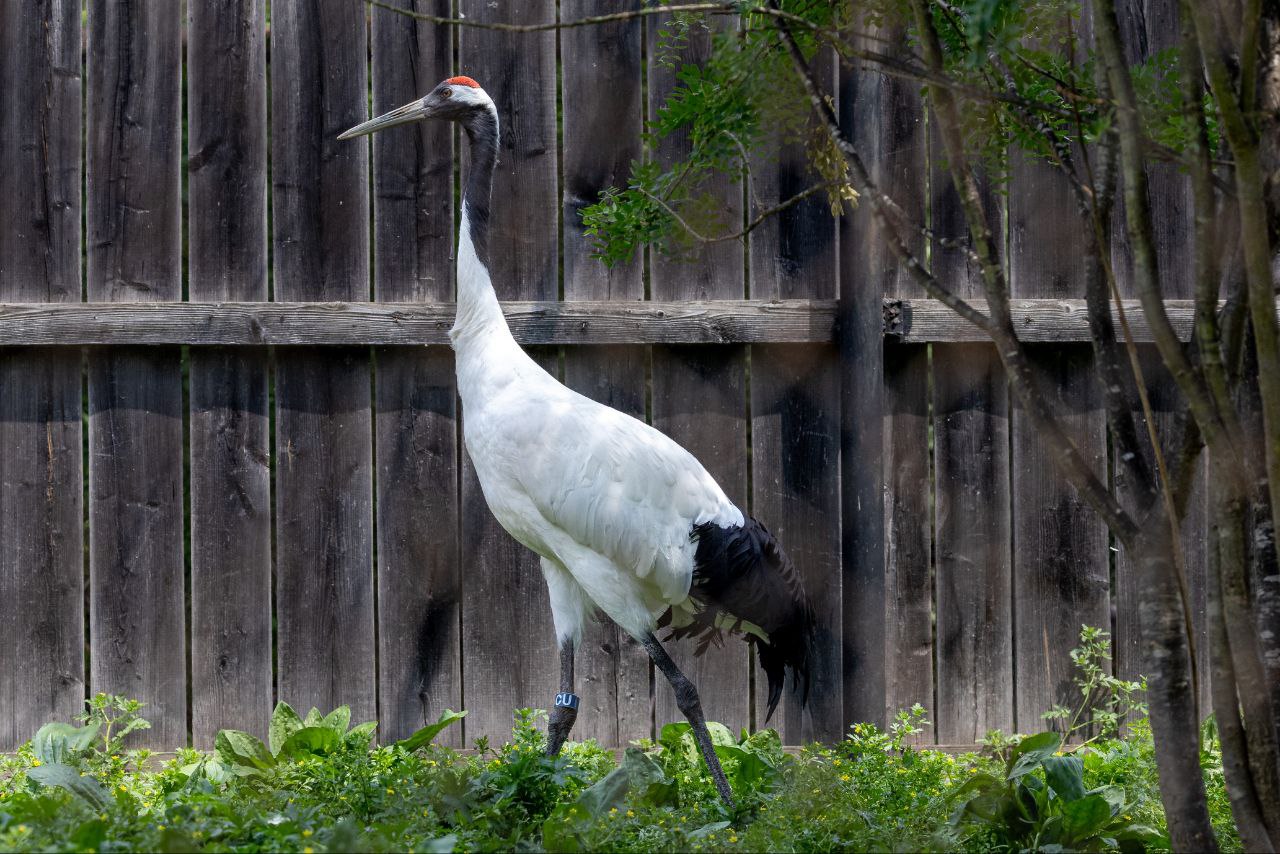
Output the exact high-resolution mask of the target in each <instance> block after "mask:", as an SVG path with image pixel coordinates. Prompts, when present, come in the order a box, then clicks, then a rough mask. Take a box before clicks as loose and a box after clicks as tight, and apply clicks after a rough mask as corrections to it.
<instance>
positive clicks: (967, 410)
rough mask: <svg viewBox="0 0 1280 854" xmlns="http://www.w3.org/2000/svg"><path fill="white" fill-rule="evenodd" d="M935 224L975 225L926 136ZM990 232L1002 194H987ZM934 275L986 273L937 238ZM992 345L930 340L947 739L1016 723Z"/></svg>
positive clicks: (942, 736)
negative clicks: (1011, 688)
mask: <svg viewBox="0 0 1280 854" xmlns="http://www.w3.org/2000/svg"><path fill="white" fill-rule="evenodd" d="M930 144H931V149H930V175H931V187H930V190H931V192H930V196H931V203H930V208H929V209H930V217H931V221H930V226H931V228H932V229H933V232H934V234H936V235H939V236H942V237H949V238H964V237H966V236H967V234H968V225H967V222H966V220H965V218H964V212H963V209H962V208H961V205H960V198H959V195H958V194H957V193H956V191H955V187H954V185H953V184H952V181H951V173H950V170H949V169H948V168H947V167H946V162H945V152H943V150H942V144H941V139H940V138H939V136H938V135H937V133H936V132H935V133H933V134H932V136H931V139H930ZM986 202H987V210H988V211H989V214H990V218H991V219H992V220H993V222H992V223H991V224H992V226H993V231H994V233H995V234H996V235H997V240H999V239H1000V238H999V235H1000V234H1001V233H1002V229H1000V228H999V220H1000V213H1001V207H1000V205H1001V201H1000V200H999V199H997V198H995V196H994V194H991V193H988V194H987V197H986ZM931 263H932V268H933V273H934V275H935V276H937V277H938V279H939V280H940V281H942V282H944V283H946V284H947V285H948V286H949V287H950V288H951V289H952V290H953V291H954V292H955V293H957V294H959V295H960V296H963V297H980V296H981V295H982V292H983V286H982V278H981V276H982V274H981V271H979V270H978V269H977V267H976V265H974V264H972V263H971V262H969V261H968V259H967V258H966V257H965V254H964V253H963V252H962V251H961V250H958V249H954V248H946V247H943V246H940V245H938V244H937V243H936V242H935V243H934V245H933V247H932V254H931ZM1007 383H1008V380H1007V378H1006V376H1005V373H1004V367H1003V366H1002V365H1001V364H1000V356H999V354H998V353H997V352H996V348H995V346H994V345H992V344H935V345H933V436H934V473H935V474H934V502H935V505H934V518H935V521H934V525H935V546H934V549H935V562H936V581H935V588H936V590H937V605H936V607H937V615H938V616H937V630H936V634H937V674H938V685H937V709H936V710H935V712H934V718H933V720H934V726H935V729H936V730H937V734H938V741H939V742H941V743H943V744H966V743H973V742H976V741H977V740H978V739H979V738H981V737H982V736H984V735H986V733H987V731H988V730H992V729H1003V730H1010V729H1012V728H1013V692H1012V691H1011V690H1009V688H1010V686H1011V685H1012V684H1013V612H1012V607H1013V600H1012V597H1011V594H1012V589H1011V578H1010V573H1011V570H1010V566H1011V560H1012V553H1011V549H1010V538H1011V534H1012V531H1011V527H1010V506H1009V394H1008V385H1007Z"/></svg>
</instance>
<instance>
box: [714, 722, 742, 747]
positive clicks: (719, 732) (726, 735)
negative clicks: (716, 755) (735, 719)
mask: <svg viewBox="0 0 1280 854" xmlns="http://www.w3.org/2000/svg"><path fill="white" fill-rule="evenodd" d="M707 733H708V734H709V735H710V736H711V743H712V744H713V745H716V746H717V747H718V746H720V745H732V746H737V744H738V741H737V739H735V738H734V737H733V733H731V732H729V728H728V727H727V726H725V725H724V724H722V723H717V722H716V721H707Z"/></svg>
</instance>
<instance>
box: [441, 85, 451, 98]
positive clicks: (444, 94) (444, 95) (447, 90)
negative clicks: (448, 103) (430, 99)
mask: <svg viewBox="0 0 1280 854" xmlns="http://www.w3.org/2000/svg"><path fill="white" fill-rule="evenodd" d="M440 97H441V98H452V97H453V90H452V89H450V88H449V87H448V86H446V87H444V88H443V89H441V90H440Z"/></svg>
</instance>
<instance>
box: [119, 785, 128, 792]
mask: <svg viewBox="0 0 1280 854" xmlns="http://www.w3.org/2000/svg"><path fill="white" fill-rule="evenodd" d="M120 791H122V792H127V791H129V790H128V789H126V788H125V786H124V783H121V784H120Z"/></svg>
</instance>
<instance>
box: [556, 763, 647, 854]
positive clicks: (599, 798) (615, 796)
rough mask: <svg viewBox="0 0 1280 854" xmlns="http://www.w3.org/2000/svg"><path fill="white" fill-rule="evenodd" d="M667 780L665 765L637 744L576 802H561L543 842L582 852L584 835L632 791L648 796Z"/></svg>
mask: <svg viewBox="0 0 1280 854" xmlns="http://www.w3.org/2000/svg"><path fill="white" fill-rule="evenodd" d="M664 782H666V775H665V774H663V772H662V766H660V765H659V764H658V763H657V762H655V761H654V760H653V759H652V758H650V757H649V756H646V755H645V754H644V753H643V752H641V751H640V750H637V749H636V748H634V747H628V748H627V750H626V753H624V754H623V756H622V762H621V763H620V764H619V765H618V767H617V768H615V769H613V770H612V771H610V772H609V773H608V774H606V775H605V776H604V777H603V778H602V779H600V780H599V781H597V782H596V783H595V784H594V785H592V786H589V787H588V788H586V789H584V790H583V791H582V793H581V794H579V795H578V798H577V800H576V801H574V802H573V803H568V804H560V805H559V806H558V807H556V808H555V809H554V810H553V811H552V813H551V815H550V816H548V817H547V820H546V821H544V822H543V824H542V844H543V847H545V848H546V849H547V850H548V851H581V850H583V839H582V837H581V834H582V833H583V832H584V831H586V829H587V828H588V827H589V826H590V825H591V823H592V822H593V821H595V820H596V819H599V818H601V817H603V816H604V815H605V814H606V813H608V811H609V810H610V809H611V808H616V807H621V806H622V804H623V802H624V801H625V799H626V798H627V795H628V794H630V793H644V795H646V796H648V795H649V794H650V792H651V791H652V789H653V787H654V786H655V785H658V786H660V785H661V784H663V783H664Z"/></svg>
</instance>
